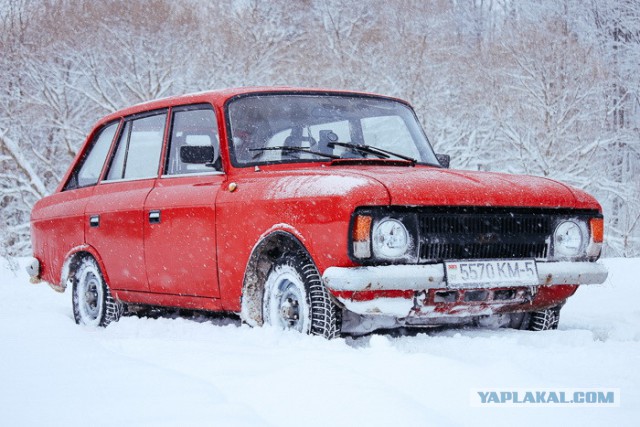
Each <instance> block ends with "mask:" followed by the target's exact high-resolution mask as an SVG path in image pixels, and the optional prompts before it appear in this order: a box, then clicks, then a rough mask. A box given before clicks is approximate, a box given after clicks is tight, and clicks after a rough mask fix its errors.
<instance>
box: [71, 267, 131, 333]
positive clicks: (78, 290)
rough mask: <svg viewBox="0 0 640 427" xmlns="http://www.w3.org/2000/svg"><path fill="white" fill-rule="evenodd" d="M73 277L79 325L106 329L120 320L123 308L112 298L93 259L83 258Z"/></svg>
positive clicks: (76, 315) (74, 313) (74, 315)
mask: <svg viewBox="0 0 640 427" xmlns="http://www.w3.org/2000/svg"><path fill="white" fill-rule="evenodd" d="M72 277H73V317H74V319H75V321H76V323H77V324H78V325H87V326H102V327H104V326H107V325H108V324H109V323H111V322H115V321H117V320H118V319H119V318H120V314H121V313H122V306H121V304H120V303H119V302H118V301H116V300H115V299H114V298H113V297H112V296H111V292H110V291H109V287H108V286H107V284H106V283H105V281H104V278H103V277H102V272H101V271H100V267H98V263H97V262H96V261H95V260H94V259H93V258H90V257H86V258H83V259H82V260H81V261H80V262H79V263H78V264H77V265H76V267H75V268H74V271H73V272H72Z"/></svg>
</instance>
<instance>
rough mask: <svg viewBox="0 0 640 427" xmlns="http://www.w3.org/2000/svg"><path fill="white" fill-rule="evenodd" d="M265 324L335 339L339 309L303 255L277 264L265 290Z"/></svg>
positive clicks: (270, 274)
mask: <svg viewBox="0 0 640 427" xmlns="http://www.w3.org/2000/svg"><path fill="white" fill-rule="evenodd" d="M262 313H263V319H264V323H265V324H267V325H273V326H276V327H278V328H281V329H285V330H295V331H298V332H302V333H305V334H312V335H320V336H323V337H325V338H329V339H330V338H334V337H336V336H338V335H339V333H340V326H341V321H340V320H341V317H340V314H341V313H340V309H339V308H338V307H337V306H336V305H335V303H334V302H333V301H332V299H331V297H330V296H329V292H328V291H327V289H326V288H325V287H324V285H323V284H322V280H321V279H320V274H319V273H318V270H317V269H316V267H315V265H314V264H313V263H312V262H311V261H310V260H309V259H308V258H307V257H306V256H303V255H286V256H283V257H282V258H281V259H280V260H278V261H276V262H275V263H274V264H273V266H272V267H271V270H270V272H269V274H268V276H267V280H266V282H265V289H264V298H263V307H262Z"/></svg>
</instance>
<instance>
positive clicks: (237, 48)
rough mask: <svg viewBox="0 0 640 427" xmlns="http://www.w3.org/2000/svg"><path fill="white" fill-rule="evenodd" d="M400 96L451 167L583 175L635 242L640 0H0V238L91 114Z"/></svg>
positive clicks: (4, 243)
mask: <svg viewBox="0 0 640 427" xmlns="http://www.w3.org/2000/svg"><path fill="white" fill-rule="evenodd" d="M253 85H294V86H311V87H328V88H336V89H352V90H363V91H369V92H377V93H382V94H386V95H392V96H397V97H400V98H404V99H407V100H409V101H410V102H411V103H412V104H413V105H414V107H415V109H416V111H417V114H418V117H419V118H420V120H421V122H422V124H423V126H424V127H425V130H426V131H427V134H428V135H429V137H430V139H431V142H432V144H433V145H434V146H435V148H436V151H437V152H441V153H447V154H450V155H451V156H452V167H454V168H460V169H471V170H490V171H501V172H513V173H526V174H532V175H539V176H545V177H550V178H554V179H558V180H561V181H564V182H566V183H569V184H571V185H575V186H577V187H579V188H582V189H584V190H587V191H588V192H590V193H592V194H593V195H594V196H596V198H597V199H598V200H599V201H600V203H601V204H602V206H603V209H604V214H605V218H606V246H605V255H606V256H624V257H637V256H640V2H639V1H631V0H617V1H607V0H583V1H578V0H558V1H552V0H548V1H544V0H523V1H514V0H469V1H464V0H457V1H456V0H434V1H422V0H397V1H389V0H361V1H357V2H356V1H344V0H270V1H258V0H235V1H232V0H229V1H212V2H210V1H196V0H183V1H179V2H176V1H171V0H138V1H127V0H122V1H121V0H109V1H90V0H40V1H36V0H0V256H4V257H8V258H10V257H14V256H24V255H28V253H29V250H30V243H29V214H30V210H31V207H32V206H33V204H34V203H35V201H36V200H38V199H39V198H41V197H43V196H45V195H47V194H50V193H51V192H52V191H53V190H54V189H55V188H56V186H57V185H58V183H59V182H60V180H61V178H62V176H63V174H64V172H65V171H66V169H67V167H68V166H69V164H70V162H71V159H72V158H73V156H74V155H75V154H76V152H77V150H78V149H79V147H80V146H81V144H82V142H83V140H84V138H85V137H86V135H87V133H88V131H89V130H90V128H91V126H92V125H93V123H95V121H96V120H97V119H98V118H100V117H101V116H103V115H105V114H107V113H109V112H112V111H115V110H117V109H119V108H122V107H125V106H128V105H131V104H134V103H138V102H143V101H147V100H151V99H155V98H159V97H164V96H170V95H176V94H183V93H187V92H195V91H202V90H209V89H217V88H225V87H234V86H253Z"/></svg>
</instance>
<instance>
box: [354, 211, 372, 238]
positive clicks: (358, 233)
mask: <svg viewBox="0 0 640 427" xmlns="http://www.w3.org/2000/svg"><path fill="white" fill-rule="evenodd" d="M370 236H371V217H370V216H367V215H358V216H356V219H355V221H354V223H353V241H354V242H364V241H368V240H369V239H370Z"/></svg>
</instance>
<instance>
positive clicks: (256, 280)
mask: <svg viewBox="0 0 640 427" xmlns="http://www.w3.org/2000/svg"><path fill="white" fill-rule="evenodd" d="M286 253H302V254H304V256H306V257H307V258H308V259H309V261H310V262H314V261H313V258H312V257H311V254H310V253H309V251H308V250H307V248H306V247H305V245H304V244H303V243H302V241H301V240H300V239H299V238H298V237H297V236H295V235H294V234H292V233H290V232H288V231H283V230H277V231H273V232H271V233H269V234H268V235H266V236H264V237H263V238H262V239H260V241H259V242H258V243H257V244H256V245H255V247H254V248H253V250H252V252H251V255H250V256H249V262H248V263H247V268H246V269H245V273H244V279H243V281H242V296H241V301H240V305H241V311H240V317H241V318H242V320H243V321H244V322H245V323H247V324H249V325H251V326H262V324H263V322H264V319H263V313H262V300H263V297H264V283H265V280H266V278H267V275H268V274H269V271H270V269H271V266H272V265H273V263H274V262H275V261H276V260H278V259H279V258H281V257H282V256H283V255H284V254H286Z"/></svg>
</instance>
